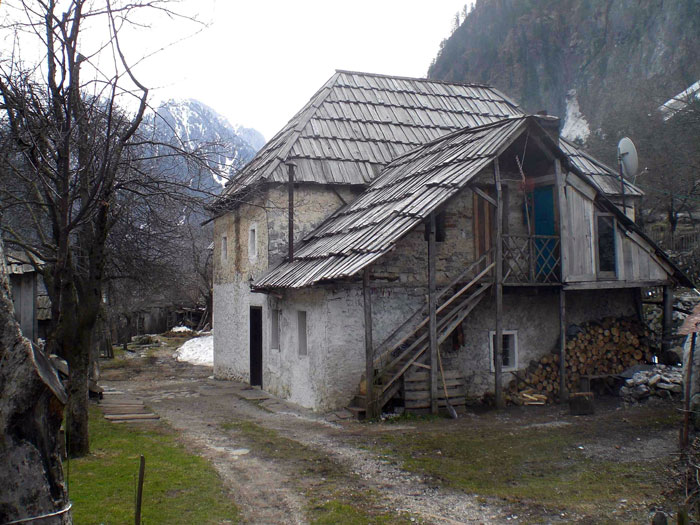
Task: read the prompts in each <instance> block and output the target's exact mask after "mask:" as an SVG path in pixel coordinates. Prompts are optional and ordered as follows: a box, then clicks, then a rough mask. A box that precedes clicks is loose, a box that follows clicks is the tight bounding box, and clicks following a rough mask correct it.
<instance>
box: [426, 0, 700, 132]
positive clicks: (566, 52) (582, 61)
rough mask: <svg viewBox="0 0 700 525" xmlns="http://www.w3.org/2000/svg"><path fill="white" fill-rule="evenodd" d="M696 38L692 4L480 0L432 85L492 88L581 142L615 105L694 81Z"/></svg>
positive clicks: (699, 28)
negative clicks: (551, 118)
mask: <svg viewBox="0 0 700 525" xmlns="http://www.w3.org/2000/svg"><path fill="white" fill-rule="evenodd" d="M699 35H700V2H698V0H674V1H663V0H518V1H514V0H477V2H476V5H475V6H474V8H473V9H472V10H471V12H469V14H468V15H467V16H466V18H465V20H464V21H463V22H462V24H461V25H460V26H459V27H458V28H457V29H456V30H455V32H454V33H453V34H452V36H450V37H449V38H448V39H447V40H446V41H444V42H443V46H442V48H441V51H440V53H439V55H438V56H437V58H436V59H435V61H434V63H433V64H432V66H431V67H430V70H429V77H431V78H435V79H441V80H451V81H460V82H483V83H487V84H490V85H493V86H495V87H497V88H499V89H501V90H502V91H504V92H505V93H506V94H508V95H509V96H511V97H513V98H514V99H515V100H517V101H518V102H519V103H520V104H521V105H522V106H523V107H524V109H525V110H527V111H529V112H536V111H539V110H547V111H548V112H549V113H551V114H554V115H558V116H560V117H561V118H562V119H563V120H564V122H563V125H564V129H565V132H568V133H567V134H568V135H569V137H570V138H576V137H579V138H581V139H583V140H585V139H587V138H588V136H589V132H595V131H596V130H598V129H599V128H601V127H603V128H604V126H605V124H606V119H607V118H608V116H609V115H610V114H611V113H613V112H615V111H616V110H617V109H618V108H619V106H620V105H625V104H633V105H636V104H637V100H636V99H638V98H640V97H642V98H644V99H646V100H647V101H648V103H649V105H650V106H652V107H656V106H658V105H660V104H661V103H662V102H663V101H665V100H667V99H669V98H671V97H673V96H674V95H676V94H677V93H680V92H681V91H683V90H684V89H686V88H687V87H688V86H689V85H691V84H692V83H693V82H695V81H697V80H698V79H700V56H699V55H698V49H699V48H700V36H699ZM577 113H580V114H581V115H582V116H583V119H585V122H584V120H582V119H581V118H579V119H578V123H577V124H578V125H574V124H575V120H577V119H576V117H577V116H578V115H577Z"/></svg>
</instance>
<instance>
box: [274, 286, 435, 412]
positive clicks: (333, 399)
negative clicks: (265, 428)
mask: <svg viewBox="0 0 700 525" xmlns="http://www.w3.org/2000/svg"><path fill="white" fill-rule="evenodd" d="M423 294H424V291H423V290H422V289H416V288H405V287H397V288H387V287H381V288H379V287H378V288H373V289H372V328H373V337H374V342H375V345H376V344H378V343H379V342H381V341H382V340H383V339H384V338H386V337H387V336H388V335H389V334H390V333H391V332H393V330H394V329H395V328H396V327H397V326H399V325H400V324H401V323H402V322H403V321H404V319H405V318H406V317H408V316H409V315H411V314H412V313H413V312H414V311H415V310H416V309H418V307H419V306H420V303H421V301H423ZM269 300H270V308H279V309H280V310H281V319H280V349H279V350H276V349H270V348H269V345H266V346H265V351H264V352H263V362H264V377H263V383H264V385H265V389H266V390H267V391H269V392H271V393H273V394H275V395H278V396H280V397H284V398H286V399H289V400H291V401H293V402H295V403H298V404H300V405H302V406H306V407H309V408H313V409H316V410H332V409H336V408H340V407H344V406H347V405H348V404H349V403H350V401H351V400H352V398H353V397H354V396H355V395H356V394H357V393H358V387H359V383H360V380H361V378H362V375H363V373H364V370H365V331H364V302H363V301H364V300H363V294H362V289H361V287H360V286H359V285H347V286H342V287H335V286H334V287H331V286H317V287H314V288H310V289H303V290H287V291H285V293H284V295H283V297H282V298H281V299H279V300H276V299H274V298H270V299H269ZM299 310H303V311H305V312H306V322H307V340H308V354H307V355H306V356H302V355H299V342H298V335H297V334H298V329H297V320H298V314H297V312H298V311H299ZM268 340H269V338H268Z"/></svg>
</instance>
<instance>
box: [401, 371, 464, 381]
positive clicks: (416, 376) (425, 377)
mask: <svg viewBox="0 0 700 525" xmlns="http://www.w3.org/2000/svg"><path fill="white" fill-rule="evenodd" d="M441 376H442V374H441V373H440V371H438V380H439V381H442V377H441ZM404 378H405V379H406V380H408V381H430V372H429V371H425V372H424V371H423V370H416V371H415V372H410V373H407V374H406V375H405V376H404ZM445 379H446V380H448V381H449V380H451V379H459V380H463V379H462V373H461V372H460V371H459V370H445Z"/></svg>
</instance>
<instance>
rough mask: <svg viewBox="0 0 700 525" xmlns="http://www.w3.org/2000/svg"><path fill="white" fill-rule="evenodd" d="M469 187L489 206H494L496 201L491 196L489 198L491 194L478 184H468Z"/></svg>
mask: <svg viewBox="0 0 700 525" xmlns="http://www.w3.org/2000/svg"><path fill="white" fill-rule="evenodd" d="M470 188H471V190H472V191H473V192H474V193H476V194H477V195H478V196H479V197H481V198H482V199H484V200H485V201H486V202H488V203H489V204H490V205H491V206H493V207H494V208H495V207H496V201H495V200H493V198H491V196H490V195H489V194H488V193H486V192H485V191H484V190H482V189H481V188H479V187H478V186H470Z"/></svg>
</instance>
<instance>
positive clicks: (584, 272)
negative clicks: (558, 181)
mask: <svg viewBox="0 0 700 525" xmlns="http://www.w3.org/2000/svg"><path fill="white" fill-rule="evenodd" d="M571 178H572V175H569V177H567V186H566V201H565V202H566V205H567V207H568V209H567V210H566V213H565V214H564V217H565V220H567V222H568V224H567V227H568V231H569V238H568V239H567V240H566V243H565V244H564V245H563V248H562V249H565V250H567V251H568V258H567V259H568V262H569V264H568V266H567V268H566V274H565V275H564V276H563V280H564V282H581V281H595V280H596V272H595V245H594V231H595V224H594V220H595V208H594V204H593V201H592V200H591V199H589V198H588V197H587V196H586V195H584V194H583V193H581V192H580V191H579V190H578V189H577V188H575V187H574V186H573V185H570V184H569V181H570V179H571Z"/></svg>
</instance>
